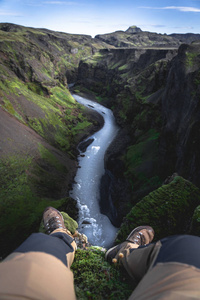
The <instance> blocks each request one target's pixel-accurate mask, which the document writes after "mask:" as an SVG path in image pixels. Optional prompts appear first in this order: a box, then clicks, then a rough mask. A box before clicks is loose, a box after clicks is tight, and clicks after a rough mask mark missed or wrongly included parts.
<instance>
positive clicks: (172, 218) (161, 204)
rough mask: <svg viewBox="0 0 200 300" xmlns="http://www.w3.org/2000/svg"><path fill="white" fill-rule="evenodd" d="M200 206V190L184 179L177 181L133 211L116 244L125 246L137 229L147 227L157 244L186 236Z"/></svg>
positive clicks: (178, 178)
mask: <svg viewBox="0 0 200 300" xmlns="http://www.w3.org/2000/svg"><path fill="white" fill-rule="evenodd" d="M199 204H200V191H199V189H198V188H197V187H196V186H195V185H193V184H192V183H191V182H189V181H187V180H184V179H183V178H182V177H175V178H174V180H173V181H172V182H171V183H169V184H167V185H163V186H162V187H160V188H158V189H157V190H155V191H153V192H151V193H150V194H149V195H148V196H146V197H144V198H143V199H142V200H141V201H140V202H138V203H137V204H136V205H135V206H134V207H133V208H132V210H131V211H130V213H129V214H128V215H127V217H126V219H125V221H124V223H123V224H122V226H121V228H120V231H119V233H118V237H117V242H118V243H119V242H122V241H123V240H124V238H125V237H126V236H127V235H128V234H129V233H130V231H131V230H132V229H133V228H134V227H137V226H139V225H145V224H146V225H150V226H152V227H153V228H154V230H155V233H156V235H155V239H156V240H158V239H160V238H164V237H166V236H169V235H173V234H184V233H186V232H187V231H188V230H189V227H190V222H191V218H192V216H193V213H194V209H195V208H196V207H197V205H199Z"/></svg>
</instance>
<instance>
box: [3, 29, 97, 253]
mask: <svg viewBox="0 0 200 300" xmlns="http://www.w3.org/2000/svg"><path fill="white" fill-rule="evenodd" d="M102 47H103V44H102V43H99V42H97V43H96V41H94V40H93V39H92V38H91V37H89V36H82V35H68V34H64V33H57V32H52V31H49V30H44V29H42V30H39V29H38V30H37V29H33V28H26V27H22V26H17V25H13V24H0V138H1V142H0V158H1V161H0V186H1V189H0V199H1V200H0V211H1V217H0V238H1V245H4V246H2V247H1V254H2V255H4V254H5V253H7V252H8V251H9V250H12V249H13V248H14V247H16V245H17V244H19V243H20V241H23V240H24V238H25V237H26V236H27V235H28V234H30V232H32V231H35V230H37V226H38V222H39V219H40V217H41V213H42V211H43V209H44V207H45V206H47V205H49V204H51V205H54V206H56V207H58V206H63V205H64V206H65V208H66V209H69V210H70V211H71V212H72V215H74V217H75V216H76V214H77V211H76V204H75V203H74V201H72V199H71V200H70V199H68V198H66V197H67V196H68V191H69V188H70V186H71V184H72V181H73V178H74V175H75V173H76V168H77V166H76V154H77V152H76V146H77V144H78V142H79V141H80V140H81V139H82V138H83V137H84V136H86V135H88V134H89V133H90V132H91V131H94V130H95V129H97V128H98V127H99V126H101V124H100V123H99V122H100V120H99V118H98V117H97V116H95V115H94V114H93V115H92V114H91V112H89V110H85V109H83V108H81V106H80V105H79V104H78V103H77V102H76V101H75V100H74V99H73V97H72V96H71V94H70V93H69V90H68V84H67V83H68V80H71V81H73V80H74V78H75V77H76V72H77V68H78V64H79V61H80V59H81V58H82V57H85V56H88V55H92V53H94V52H95V51H96V50H97V49H99V48H102ZM54 200H59V201H57V202H52V201H54ZM67 207H68V208H67ZM13 226H14V228H13ZM8 231H10V232H12V234H10V235H9V237H6V243H5V242H3V241H4V240H5V236H7V232H8Z"/></svg>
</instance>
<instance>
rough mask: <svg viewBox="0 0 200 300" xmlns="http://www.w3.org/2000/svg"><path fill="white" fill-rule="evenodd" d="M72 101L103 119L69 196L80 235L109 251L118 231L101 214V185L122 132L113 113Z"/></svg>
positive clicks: (81, 159) (80, 160)
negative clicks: (106, 159) (112, 148)
mask: <svg viewBox="0 0 200 300" xmlns="http://www.w3.org/2000/svg"><path fill="white" fill-rule="evenodd" d="M73 97H74V98H75V100H76V101H77V102H79V103H80V104H83V105H85V106H88V107H89V108H92V109H94V110H95V111H97V112H98V113H99V114H101V115H102V116H103V118H104V126H103V128H102V129H101V130H99V131H98V132H96V133H95V134H93V135H92V136H90V137H89V138H88V139H94V140H93V142H92V143H91V144H90V145H89V146H88V147H87V149H86V151H85V152H84V153H80V156H79V157H78V163H79V168H78V170H77V174H76V177H75V184H74V185H73V190H72V191H71V192H70V196H71V197H72V198H74V199H75V200H76V201H77V204H78V209H79V220H78V223H79V229H78V230H79V232H81V233H84V234H85V235H86V236H87V237H88V241H89V242H90V243H91V244H92V245H95V246H102V247H106V248H108V247H109V246H111V245H112V243H113V241H114V239H115V236H116V232H117V228H116V227H114V226H113V225H112V224H111V222H110V220H109V219H108V217H107V216H105V215H103V214H101V213H100V208H99V199H100V181H101V177H102V175H103V174H104V172H105V170H104V155H105V152H106V150H107V148H108V146H109V144H110V143H111V142H112V141H113V139H114V138H115V136H116V134H117V132H118V130H119V129H118V126H117V125H116V123H115V119H114V116H113V113H112V111H111V110H110V109H108V108H106V107H104V106H102V105H100V104H99V103H96V102H93V101H90V100H87V99H85V98H82V97H80V96H77V95H73ZM88 139H86V140H88Z"/></svg>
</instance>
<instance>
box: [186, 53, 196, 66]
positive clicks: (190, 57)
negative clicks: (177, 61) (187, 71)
mask: <svg viewBox="0 0 200 300" xmlns="http://www.w3.org/2000/svg"><path fill="white" fill-rule="evenodd" d="M198 55H199V53H191V52H186V66H187V67H193V66H194V64H195V62H196V58H197V56H198Z"/></svg>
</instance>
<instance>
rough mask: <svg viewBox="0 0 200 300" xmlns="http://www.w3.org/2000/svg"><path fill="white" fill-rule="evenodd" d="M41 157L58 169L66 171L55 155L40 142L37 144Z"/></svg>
mask: <svg viewBox="0 0 200 300" xmlns="http://www.w3.org/2000/svg"><path fill="white" fill-rule="evenodd" d="M38 149H39V152H40V157H41V159H42V160H43V161H44V162H46V163H47V164H49V165H51V166H53V167H54V168H56V169H57V170H58V171H62V172H67V170H66V168H65V167H64V166H63V165H62V164H61V163H60V162H59V160H58V159H57V158H56V157H55V155H54V154H53V153H52V152H50V151H49V150H48V149H47V148H45V147H44V146H43V145H42V144H39V145H38Z"/></svg>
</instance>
